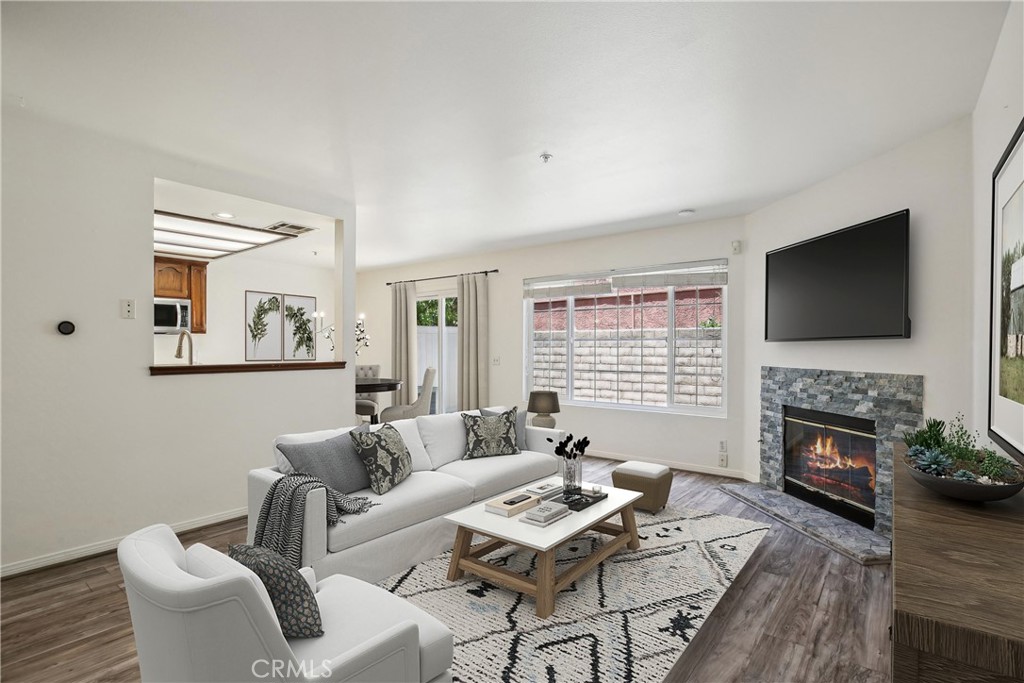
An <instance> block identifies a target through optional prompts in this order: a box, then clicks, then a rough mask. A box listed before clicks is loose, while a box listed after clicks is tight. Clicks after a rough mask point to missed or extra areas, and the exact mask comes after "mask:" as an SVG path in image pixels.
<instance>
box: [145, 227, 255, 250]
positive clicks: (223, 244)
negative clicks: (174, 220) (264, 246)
mask: <svg viewBox="0 0 1024 683" xmlns="http://www.w3.org/2000/svg"><path fill="white" fill-rule="evenodd" d="M153 241H154V242H161V243H163V244H174V245H178V246H183V247H201V248H203V249H215V250H217V251H230V252H236V251H242V250H244V249H252V248H253V247H254V246H255V245H253V244H251V243H249V242H235V241H233V240H220V239H216V238H213V237H204V236H203V235H192V234H188V233H184V232H171V231H169V230H154V231H153Z"/></svg>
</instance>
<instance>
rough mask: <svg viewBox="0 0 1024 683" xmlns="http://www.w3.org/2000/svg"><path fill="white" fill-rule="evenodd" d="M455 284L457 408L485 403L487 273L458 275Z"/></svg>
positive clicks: (488, 390) (487, 380) (471, 407)
mask: <svg viewBox="0 0 1024 683" xmlns="http://www.w3.org/2000/svg"><path fill="white" fill-rule="evenodd" d="M458 283H459V410H473V409H474V408H481V407H484V406H487V405H488V403H489V394H490V386H489V375H488V369H489V363H488V355H489V354H490V347H489V345H488V340H487V330H488V320H487V275H486V274H483V273H477V274H473V275H460V276H459V277H458Z"/></svg>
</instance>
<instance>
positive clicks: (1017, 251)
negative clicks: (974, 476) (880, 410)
mask: <svg viewBox="0 0 1024 683" xmlns="http://www.w3.org/2000/svg"><path fill="white" fill-rule="evenodd" d="M1022 132H1024V120H1022V121H1021V123H1020V125H1019V126H1017V131H1016V132H1015V133H1014V135H1013V138H1012V139H1011V140H1010V144H1009V145H1007V147H1006V151H1005V152H1003V156H1002V158H1001V159H1000V160H999V164H998V165H996V170H995V172H994V173H993V174H992V308H991V311H992V313H991V319H990V328H989V335H990V337H989V341H990V348H989V401H988V435H989V436H990V437H991V438H992V440H993V441H995V442H996V443H998V444H999V445H1000V446H1001V447H1003V448H1004V449H1005V450H1006V451H1007V452H1008V453H1009V454H1010V455H1012V456H1013V457H1015V458H1016V459H1017V460H1019V461H1021V462H1024V151H1022V149H1021V133H1022Z"/></svg>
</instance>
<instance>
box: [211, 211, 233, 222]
mask: <svg viewBox="0 0 1024 683" xmlns="http://www.w3.org/2000/svg"><path fill="white" fill-rule="evenodd" d="M213 217H214V218H222V219H224V220H226V221H229V220H231V219H232V218H234V217H235V214H233V213H228V212H227V211H218V212H217V213H215V214H213Z"/></svg>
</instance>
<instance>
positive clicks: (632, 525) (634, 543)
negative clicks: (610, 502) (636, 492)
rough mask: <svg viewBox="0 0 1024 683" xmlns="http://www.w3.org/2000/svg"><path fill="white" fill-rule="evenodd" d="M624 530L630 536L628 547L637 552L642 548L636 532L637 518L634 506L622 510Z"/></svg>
mask: <svg viewBox="0 0 1024 683" xmlns="http://www.w3.org/2000/svg"><path fill="white" fill-rule="evenodd" d="M622 529H623V530H624V531H625V532H626V533H628V534H629V542H628V543H626V547H627V548H629V549H630V550H636V549H637V548H639V547H640V537H639V536H638V535H637V532H636V516H635V515H634V514H633V506H632V505H627V506H626V507H624V508H622Z"/></svg>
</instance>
